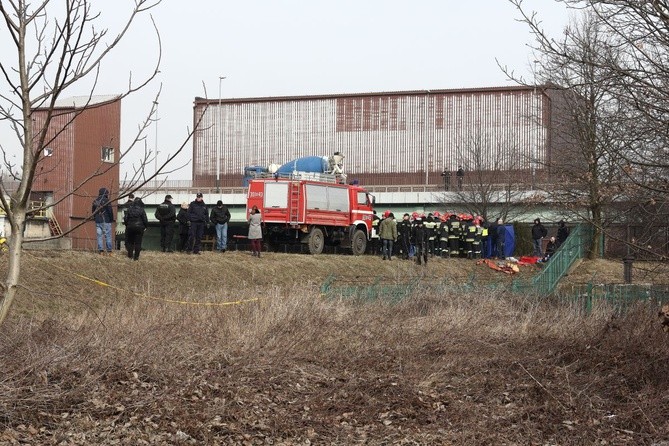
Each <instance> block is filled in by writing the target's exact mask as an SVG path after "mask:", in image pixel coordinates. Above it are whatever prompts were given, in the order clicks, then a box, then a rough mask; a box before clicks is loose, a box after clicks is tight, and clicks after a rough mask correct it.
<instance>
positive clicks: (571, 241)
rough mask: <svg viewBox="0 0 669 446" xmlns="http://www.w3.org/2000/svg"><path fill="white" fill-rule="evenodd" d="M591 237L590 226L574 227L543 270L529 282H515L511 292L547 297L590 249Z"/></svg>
mask: <svg viewBox="0 0 669 446" xmlns="http://www.w3.org/2000/svg"><path fill="white" fill-rule="evenodd" d="M592 237H593V230H592V226H590V225H587V224H580V225H578V226H576V227H574V228H573V229H572V230H571V233H570V234H569V237H567V240H565V241H564V243H563V244H562V245H561V246H560V248H558V250H557V251H555V254H553V255H552V256H551V258H550V259H549V260H548V262H546V263H545V264H544V267H543V269H542V270H541V271H540V272H539V273H538V274H537V275H536V276H534V277H532V279H530V280H527V281H521V280H515V281H514V282H513V290H514V291H524V292H536V293H538V294H541V295H548V294H550V293H552V292H553V291H555V288H556V287H557V284H558V283H559V282H560V279H561V278H562V277H563V276H564V275H565V274H567V272H568V271H569V269H570V268H571V267H572V266H573V265H574V263H576V262H577V261H578V260H580V259H582V258H583V256H584V255H585V253H586V252H587V251H588V249H590V246H591V245H592Z"/></svg>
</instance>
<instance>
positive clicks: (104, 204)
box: [91, 187, 114, 255]
mask: <svg viewBox="0 0 669 446" xmlns="http://www.w3.org/2000/svg"><path fill="white" fill-rule="evenodd" d="M91 211H92V213H93V218H95V233H96V235H97V242H98V252H99V253H100V254H104V253H105V252H106V253H107V254H108V255H111V253H112V246H113V245H112V223H113V222H114V210H113V209H112V206H111V203H110V201H109V190H107V188H105V187H101V188H100V190H99V191H98V196H97V198H96V199H95V200H93V205H92V208H91Z"/></svg>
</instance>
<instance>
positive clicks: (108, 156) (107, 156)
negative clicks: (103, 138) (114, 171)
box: [102, 147, 114, 163]
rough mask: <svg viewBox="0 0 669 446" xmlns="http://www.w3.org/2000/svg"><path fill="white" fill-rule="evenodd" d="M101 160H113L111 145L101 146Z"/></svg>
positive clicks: (111, 161)
mask: <svg viewBox="0 0 669 446" xmlns="http://www.w3.org/2000/svg"><path fill="white" fill-rule="evenodd" d="M102 161H103V162H105V163H113V162H114V148H113V147H103V148H102Z"/></svg>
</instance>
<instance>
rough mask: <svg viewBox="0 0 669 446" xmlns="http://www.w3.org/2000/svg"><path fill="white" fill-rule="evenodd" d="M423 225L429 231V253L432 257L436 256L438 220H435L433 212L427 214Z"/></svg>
mask: <svg viewBox="0 0 669 446" xmlns="http://www.w3.org/2000/svg"><path fill="white" fill-rule="evenodd" d="M423 226H424V227H425V231H426V232H427V254H428V255H429V256H430V257H432V256H434V244H435V243H434V241H435V239H436V236H437V222H436V221H434V216H433V215H432V214H431V213H429V214H427V218H426V219H425V222H424V223H423Z"/></svg>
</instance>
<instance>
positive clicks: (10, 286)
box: [0, 210, 26, 325]
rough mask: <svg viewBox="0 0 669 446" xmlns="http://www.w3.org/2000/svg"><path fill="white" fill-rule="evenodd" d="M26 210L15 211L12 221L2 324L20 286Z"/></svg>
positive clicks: (0, 302) (1, 306)
mask: <svg viewBox="0 0 669 446" xmlns="http://www.w3.org/2000/svg"><path fill="white" fill-rule="evenodd" d="M25 214H26V213H25V210H23V211H18V212H15V213H14V221H13V222H12V225H11V226H12V232H11V234H12V235H11V237H10V239H9V252H8V253H7V254H8V256H9V265H8V269H7V276H6V281H5V287H4V290H3V294H2V297H0V325H2V323H3V322H4V321H5V318H6V317H7V314H8V313H9V310H10V308H11V307H12V304H13V303H14V298H15V297H16V292H17V291H18V286H19V277H20V273H21V255H22V253H23V251H22V249H21V245H22V244H23V229H24V227H25V221H26V218H25Z"/></svg>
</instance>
